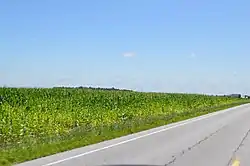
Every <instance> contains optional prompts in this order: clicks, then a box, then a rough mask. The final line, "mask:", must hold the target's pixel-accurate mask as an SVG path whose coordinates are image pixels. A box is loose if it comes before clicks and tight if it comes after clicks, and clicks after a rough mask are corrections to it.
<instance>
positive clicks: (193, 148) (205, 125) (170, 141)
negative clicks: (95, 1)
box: [18, 104, 250, 166]
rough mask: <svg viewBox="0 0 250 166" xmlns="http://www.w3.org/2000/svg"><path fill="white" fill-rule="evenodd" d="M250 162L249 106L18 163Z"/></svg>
mask: <svg viewBox="0 0 250 166" xmlns="http://www.w3.org/2000/svg"><path fill="white" fill-rule="evenodd" d="M120 164H122V165H124V164H126V165H138V164H140V165H165V166H168V165H170V166H229V165H234V166H237V165H239V164H240V165H241V166H250V104H245V105H241V106H237V107H234V108H230V109H227V110H223V111H219V112H216V113H212V114H208V115H204V116H201V117H197V118H193V119H190V120H186V121H182V122H178V123H174V124H170V125H166V126H161V127H159V128H154V129H151V130H147V131H143V132H140V133H136V134H133V135H128V136H125V137H121V138H117V139H114V140H110V141H105V142H101V143H99V144H95V145H90V146H86V147H83V148H79V149H74V150H71V151H68V152H63V153H59V154H56V155H52V156H48V157H44V158H40V159H37V160H33V161H29V162H26V163H22V164H19V165H18V166H96V165H120Z"/></svg>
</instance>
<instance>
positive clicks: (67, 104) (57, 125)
mask: <svg viewBox="0 0 250 166" xmlns="http://www.w3.org/2000/svg"><path fill="white" fill-rule="evenodd" d="M238 100H241V99H237V98H227V97H212V96H206V95H197V94H170V93H142V92H134V91H118V90H110V91H107V90H101V89H100V90H93V89H84V88H83V89H79V88H50V89H49V88H48V89H46V88H0V119H1V120H0V145H3V144H8V143H13V142H22V140H23V139H24V138H34V137H49V136H55V135H59V136H60V135H62V134H67V133H68V132H70V131H71V130H72V129H75V128H77V127H81V126H87V125H88V126H94V127H95V126H97V127H98V126H101V125H112V124H115V123H119V122H124V121H128V120H131V119H136V118H141V119H143V118H144V119H147V118H149V117H151V116H155V115H157V116H161V115H163V116H164V115H171V114H172V113H176V112H178V113H179V112H185V111H189V110H195V109H199V108H207V107H211V106H217V105H221V104H228V103H232V102H235V101H238Z"/></svg>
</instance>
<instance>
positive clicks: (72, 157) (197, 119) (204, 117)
mask: <svg viewBox="0 0 250 166" xmlns="http://www.w3.org/2000/svg"><path fill="white" fill-rule="evenodd" d="M244 105H246V104H244ZM240 106H243V105H240ZM238 107H239V106H238ZM238 107H232V108H229V109H227V110H224V111H219V112H213V113H209V114H206V115H202V116H199V117H195V118H192V119H188V120H185V121H183V123H181V122H180V123H179V124H176V125H174V126H170V127H168V128H165V129H161V130H158V131H154V132H152V133H148V134H145V135H141V136H138V137H135V138H131V139H128V140H125V141H122V142H119V143H116V144H112V145H109V146H105V147H103V148H99V149H95V150H91V151H88V152H85V153H81V154H78V155H75V156H71V157H68V158H65V159H62V160H57V161H55V162H51V163H48V164H45V165H41V166H51V165H55V164H58V163H62V162H64V161H68V160H71V159H74V158H78V157H82V156H85V155H88V154H91V153H95V152H98V151H102V150H105V149H108V148H112V147H115V146H118V145H122V144H125V143H128V142H131V141H135V140H137V139H140V138H144V137H147V136H150V135H154V134H157V133H160V132H163V131H167V130H170V129H173V128H176V127H180V126H184V125H186V124H189V123H193V122H196V121H199V120H203V119H206V118H209V117H212V116H215V115H219V114H223V113H226V112H228V111H231V110H233V109H236V108H238Z"/></svg>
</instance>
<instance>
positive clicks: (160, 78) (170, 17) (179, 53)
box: [0, 0, 250, 94]
mask: <svg viewBox="0 0 250 166" xmlns="http://www.w3.org/2000/svg"><path fill="white" fill-rule="evenodd" d="M249 6H250V1H247V0H245V1H244V0H238V1H224V0H221V1H216V0H210V1H198V0H189V1H185V0H174V1H167V0H155V1H153V0H124V1H118V0H106V1H102V0H89V1H87V0H72V1H66V0H43V1H33V0H22V1H20V0H6V1H0V22H1V24H0V86H18V87H20V86H26V87H27V86H32V87H34V86H36V87H53V86H61V85H64V86H80V85H82V86H101V87H112V86H114V87H117V88H128V89H134V90H139V91H162V92H188V93H216V94H220V93H244V94H246V93H249V94H250V77H249V74H248V72H249V71H250V65H249V62H250V49H249V48H250V47H249V46H250V33H249V29H250V21H249V18H250V10H249Z"/></svg>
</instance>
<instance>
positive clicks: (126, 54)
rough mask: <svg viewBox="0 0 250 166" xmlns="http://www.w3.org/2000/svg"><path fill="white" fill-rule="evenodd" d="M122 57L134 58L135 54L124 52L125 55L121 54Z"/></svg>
mask: <svg viewBox="0 0 250 166" xmlns="http://www.w3.org/2000/svg"><path fill="white" fill-rule="evenodd" d="M123 56H124V57H134V56H135V53H134V52H125V53H123Z"/></svg>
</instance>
